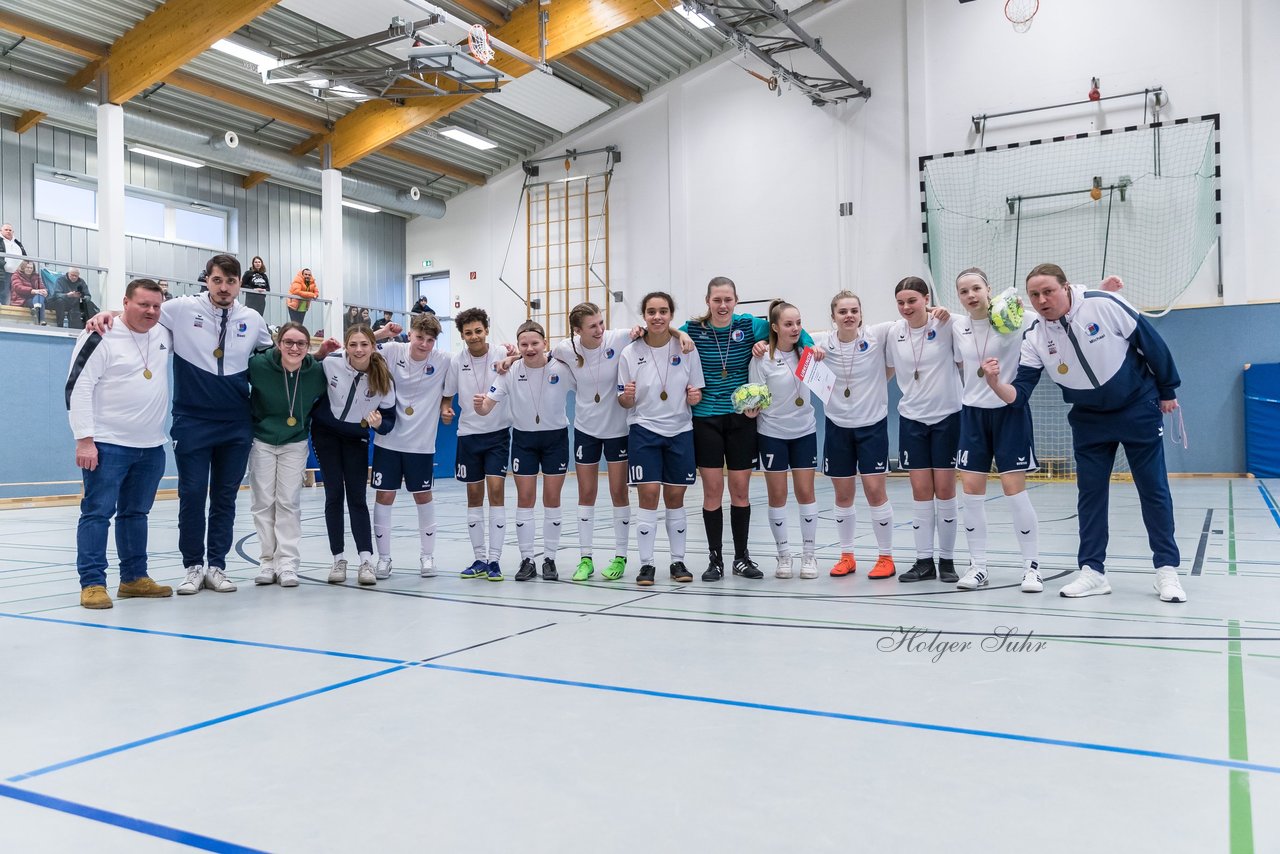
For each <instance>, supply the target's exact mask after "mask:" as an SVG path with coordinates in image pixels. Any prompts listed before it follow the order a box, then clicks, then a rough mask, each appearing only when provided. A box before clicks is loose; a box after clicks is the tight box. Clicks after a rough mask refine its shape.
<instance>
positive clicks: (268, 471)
mask: <svg viewBox="0 0 1280 854" xmlns="http://www.w3.org/2000/svg"><path fill="white" fill-rule="evenodd" d="M306 467H307V443H306V442H305V441H303V442H293V443H291V444H288V445H268V444H267V443H266V442H263V441H260V440H258V439H254V440H253V447H252V449H251V450H250V451H249V488H250V490H251V491H252V495H253V502H252V504H251V505H250V506H251V512H252V513H253V526H254V527H255V528H257V529H258V542H259V543H261V560H262V562H263V563H270V564H272V565H274V566H275V568H276V571H277V572H280V571H283V570H285V569H292V570H294V571H295V572H296V571H297V569H298V560H299V555H298V543H299V542H300V541H301V540H302V510H301V506H300V505H301V499H302V475H303V472H304V471H305V470H306Z"/></svg>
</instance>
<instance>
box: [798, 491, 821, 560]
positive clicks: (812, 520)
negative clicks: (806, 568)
mask: <svg viewBox="0 0 1280 854" xmlns="http://www.w3.org/2000/svg"><path fill="white" fill-rule="evenodd" d="M800 541H801V543H802V546H801V549H802V552H803V554H804V556H805V557H813V553H814V552H815V551H817V550H818V505H817V504H801V505H800Z"/></svg>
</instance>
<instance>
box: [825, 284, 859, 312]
mask: <svg viewBox="0 0 1280 854" xmlns="http://www.w3.org/2000/svg"><path fill="white" fill-rule="evenodd" d="M842 299H856V300H857V301H858V310H859V311H861V310H862V297H860V296H858V295H857V294H855V293H854V292H853V291H850V290H843V291H840V292H839V293H838V294H836V295H835V296H833V297H832V298H831V317H832V318H835V316H836V306H837V305H839V304H840V300H842Z"/></svg>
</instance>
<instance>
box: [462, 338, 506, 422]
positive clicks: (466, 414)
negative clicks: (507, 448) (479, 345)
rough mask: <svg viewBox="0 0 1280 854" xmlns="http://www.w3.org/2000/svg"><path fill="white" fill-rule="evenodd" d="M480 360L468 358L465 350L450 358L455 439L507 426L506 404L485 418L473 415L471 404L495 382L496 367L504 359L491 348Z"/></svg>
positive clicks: (504, 356)
mask: <svg viewBox="0 0 1280 854" xmlns="http://www.w3.org/2000/svg"><path fill="white" fill-rule="evenodd" d="M488 346H489V350H488V352H486V353H485V354H484V355H483V356H472V355H471V351H470V350H468V349H466V348H465V347H464V348H463V349H462V350H461V351H459V352H457V353H454V354H453V361H452V363H451V364H450V366H449V377H450V381H451V382H452V384H453V388H454V389H455V390H456V393H457V395H458V409H459V415H458V435H459V436H475V435H478V434H481V433H492V432H494V431H496V430H506V429H507V428H508V427H510V426H511V408H510V407H509V406H507V403H506V401H498V405H497V406H495V407H494V408H493V409H492V410H490V412H489V414H488V415H480V414H479V413H477V412H476V408H475V405H474V403H473V401H474V399H475V396H476V395H477V394H486V393H488V391H489V389H490V388H491V387H492V386H493V384H494V380H496V379H497V378H498V363H499V362H501V361H502V360H503V359H505V358H506V354H505V353H502V352H500V351H499V348H498V347H496V346H495V345H493V344H490V345H488Z"/></svg>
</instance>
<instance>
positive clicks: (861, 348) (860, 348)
mask: <svg viewBox="0 0 1280 854" xmlns="http://www.w3.org/2000/svg"><path fill="white" fill-rule="evenodd" d="M870 346H871V345H870V344H868V343H867V342H866V341H863V342H862V343H861V344H859V345H858V352H859V353H865V352H867V348H868V347H870Z"/></svg>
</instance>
